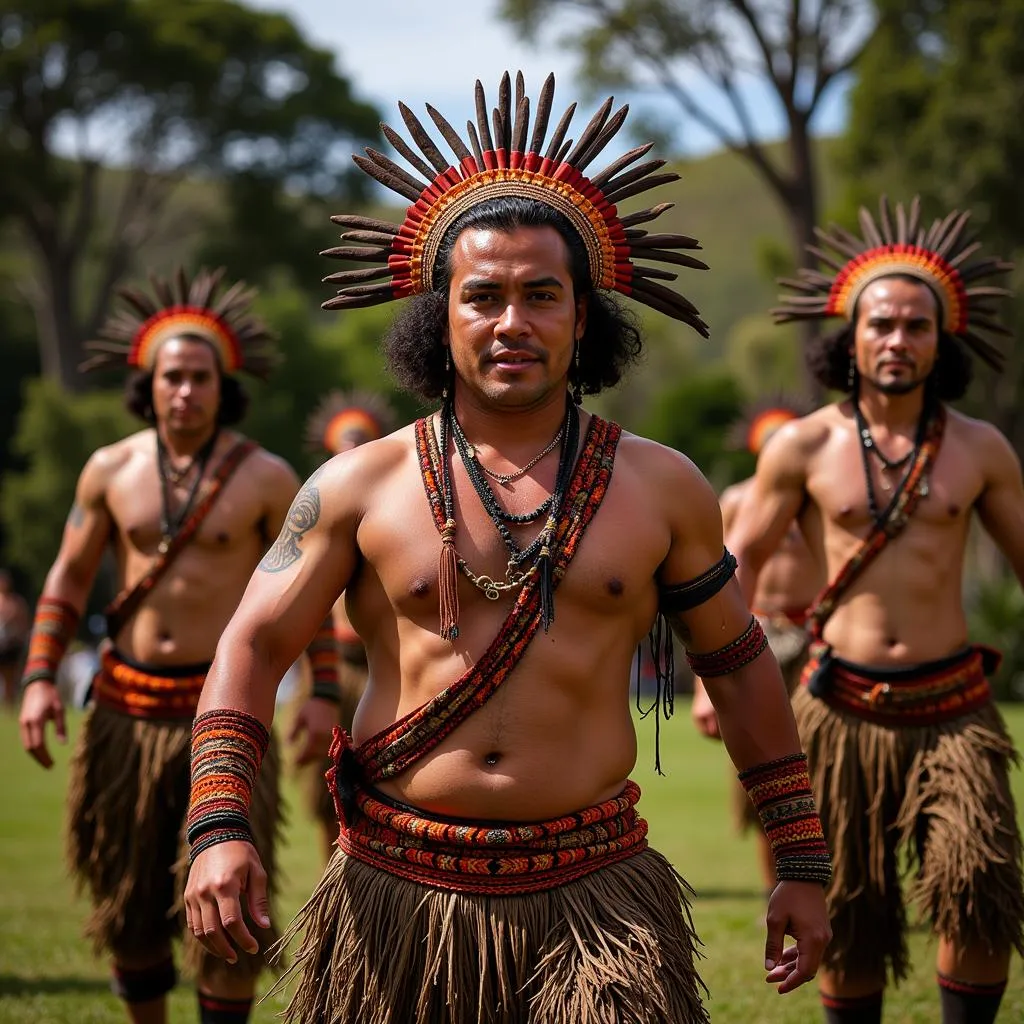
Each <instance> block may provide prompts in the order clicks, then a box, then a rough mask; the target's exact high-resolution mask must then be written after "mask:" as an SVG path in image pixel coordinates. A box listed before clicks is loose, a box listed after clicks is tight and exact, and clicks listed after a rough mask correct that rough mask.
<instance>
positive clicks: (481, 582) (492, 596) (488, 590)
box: [475, 576, 501, 601]
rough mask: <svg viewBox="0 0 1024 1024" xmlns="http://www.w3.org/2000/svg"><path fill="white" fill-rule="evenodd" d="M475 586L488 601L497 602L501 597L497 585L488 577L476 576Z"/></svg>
mask: <svg viewBox="0 0 1024 1024" xmlns="http://www.w3.org/2000/svg"><path fill="white" fill-rule="evenodd" d="M475 582H476V585H477V586H478V587H479V588H480V589H481V590H482V591H483V592H484V597H486V598H487V600H488V601H497V600H498V598H499V597H501V591H500V590H498V585H497V583H495V582H494V580H492V579H491V577H490V576H477V578H476V580H475Z"/></svg>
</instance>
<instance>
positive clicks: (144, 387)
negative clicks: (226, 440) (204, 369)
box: [124, 370, 249, 427]
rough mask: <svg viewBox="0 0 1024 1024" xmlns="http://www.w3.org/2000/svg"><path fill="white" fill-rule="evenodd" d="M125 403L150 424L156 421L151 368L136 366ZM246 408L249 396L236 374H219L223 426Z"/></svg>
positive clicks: (219, 419) (219, 417)
mask: <svg viewBox="0 0 1024 1024" xmlns="http://www.w3.org/2000/svg"><path fill="white" fill-rule="evenodd" d="M124 407H125V408H126V409H127V410H128V411H129V412H130V413H131V414H132V415H133V416H138V418H139V419H140V420H144V421H145V422H146V423H148V424H149V425H150V426H155V425H156V414H155V413H154V412H153V371H152V370H139V371H138V372H137V373H133V374H132V375H131V376H130V377H129V378H128V380H127V381H126V382H125V387H124ZM248 408H249V396H248V394H247V393H246V391H245V388H244V387H243V386H242V384H241V383H240V382H239V381H238V379H237V378H235V377H227V376H224V375H223V374H222V375H221V378H220V404H219V405H218V406H217V422H218V423H219V424H220V425H221V426H222V427H233V426H234V425H235V424H236V423H241V422H242V420H243V419H244V418H245V414H246V411H247V410H248Z"/></svg>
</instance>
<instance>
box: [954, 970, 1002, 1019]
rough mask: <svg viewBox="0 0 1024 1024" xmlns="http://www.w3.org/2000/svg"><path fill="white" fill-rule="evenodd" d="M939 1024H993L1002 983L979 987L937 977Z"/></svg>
mask: <svg viewBox="0 0 1024 1024" xmlns="http://www.w3.org/2000/svg"><path fill="white" fill-rule="evenodd" d="M938 980H939V1000H940V1002H941V1004H942V1024H995V1019H996V1014H997V1013H998V1012H999V1004H1000V1003H1001V1002H1002V1000H1003V993H1004V992H1005V991H1006V982H1005V981H1000V982H996V984H994V985H981V984H976V983H975V982H971V981H958V980H957V979H956V978H950V977H948V976H947V975H945V974H940V975H939V978H938Z"/></svg>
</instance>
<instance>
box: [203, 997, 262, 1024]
mask: <svg viewBox="0 0 1024 1024" xmlns="http://www.w3.org/2000/svg"><path fill="white" fill-rule="evenodd" d="M251 1012H252V999H222V998H221V997H220V996H211V995H207V993H205V992H200V993H199V1021H200V1024H245V1022H246V1021H247V1020H248V1019H249V1014H250V1013H251Z"/></svg>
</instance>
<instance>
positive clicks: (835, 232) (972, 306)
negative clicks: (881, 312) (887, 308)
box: [772, 196, 1013, 370]
mask: <svg viewBox="0 0 1024 1024" xmlns="http://www.w3.org/2000/svg"><path fill="white" fill-rule="evenodd" d="M894 212H895V217H894V216H893V211H891V210H890V207H889V201H888V199H887V198H886V197H885V196H882V199H881V202H880V204H879V219H878V222H877V223H876V222H875V220H874V218H873V217H872V216H871V214H870V213H869V212H868V210H866V209H865V208H864V207H861V210H860V227H861V232H862V233H863V235H864V237H863V239H861V238H857V237H856V236H855V235H852V234H850V232H848V231H844V230H843V229H842V228H841V227H838V226H836V225H834V224H833V225H831V226H830V227H829V229H828V231H822V230H821V229H820V228H816V229H815V231H816V234H817V236H818V239H819V240H820V242H821V247H817V246H808V251H809V252H811V253H813V254H814V255H815V256H817V257H818V259H819V260H820V261H821V262H822V263H824V264H825V265H826V266H827V267H829V268H831V271H832V273H831V274H829V273H826V272H823V271H820V270H809V269H806V268H802V269H801V270H800V271H799V272H798V273H799V276H798V277H797V278H795V279H793V278H788V279H783V280H780V281H779V284H781V285H784V286H785V287H788V288H793V289H795V290H796V291H798V292H800V293H801V294H799V295H785V296H782V302H783V304H782V305H781V306H779V307H778V308H777V309H774V310H772V313H773V314H774V316H775V320H776V323H785V322H787V321H789V320H811V319H820V318H823V317H831V316H841V317H845V318H846V319H847V320H850V319H852V318H853V314H854V310H855V309H856V307H857V300H858V299H859V298H860V295H861V293H862V292H863V291H864V289H865V288H866V287H867V286H868V285H869V284H871V282H872V281H876V280H878V278H880V277H889V276H891V275H893V274H907V275H909V276H911V277H914V278H917V280H919V281H923V282H924V283H925V284H927V285H928V286H929V287H930V288H931V289H932V291H934V292H935V294H936V296H937V297H938V300H939V304H940V306H941V309H942V323H941V327H942V329H943V330H945V331H947V332H948V333H949V334H951V335H953V336H954V337H956V338H959V339H960V340H961V341H962V342H963V343H964V344H965V345H966V346H967V347H968V348H969V349H971V351H973V352H974V353H975V354H976V355H977V356H978V357H979V358H980V359H983V360H984V361H985V362H986V363H988V364H989V366H992V367H994V368H995V369H997V370H999V369H1002V365H1003V359H1004V356H1003V353H1002V352H1000V350H999V349H998V348H996V346H995V345H993V344H992V342H991V341H988V340H987V339H986V338H984V337H983V336H982V334H979V331H983V332H989V333H992V334H1000V335H1009V334H1010V333H1011V332H1010V331H1009V330H1008V329H1007V328H1006V327H1005V326H1004V325H1003V324H1001V323H999V321H998V319H997V316H998V314H997V312H996V310H995V308H994V306H993V300H995V299H997V298H1002V297H1003V296H1006V295H1009V294H1010V293H1009V292H1008V291H1007V290H1006V289H1005V288H999V287H995V286H992V285H981V284H978V282H979V281H984V280H985V279H986V278H991V277H996V276H999V275H1003V274H1007V273H1009V272H1010V271H1011V270H1012V269H1013V264H1012V263H1006V262H1005V261H1003V260H1001V259H999V258H998V257H995V256H981V255H979V249H980V243H979V242H977V241H975V240H974V239H973V238H971V237H969V236H967V235H965V233H964V229H965V228H966V226H967V221H968V219H969V218H970V212H969V211H965V212H961V211H960V210H953V211H952V213H950V214H949V215H948V216H947V217H946V218H945V219H943V220H936V221H934V222H933V223H932V225H931V227H929V228H927V229H926V228H925V227H924V226H923V225H922V224H921V222H920V202H919V200H918V198H917V197H916V196H915V197H914V200H913V202H911V204H910V210H909V212H908V211H906V210H904V208H903V206H902V204H900V203H897V204H896V208H895V211H894ZM828 250H831V252H829V251H828Z"/></svg>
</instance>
